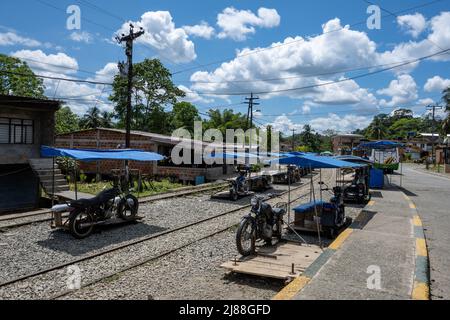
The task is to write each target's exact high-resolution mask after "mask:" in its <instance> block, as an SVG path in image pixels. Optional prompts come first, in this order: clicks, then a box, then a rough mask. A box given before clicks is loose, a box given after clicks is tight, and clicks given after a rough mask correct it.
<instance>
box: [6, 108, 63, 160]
mask: <svg viewBox="0 0 450 320" xmlns="http://www.w3.org/2000/svg"><path fill="white" fill-rule="evenodd" d="M0 117H5V118H18V119H26V120H33V121H34V143H33V144H23V145H21V144H0V164H25V163H28V159H32V158H40V147H41V145H52V144H53V140H54V128H55V116H54V113H53V112H52V111H32V110H25V109H20V108H12V107H8V106H4V105H0Z"/></svg>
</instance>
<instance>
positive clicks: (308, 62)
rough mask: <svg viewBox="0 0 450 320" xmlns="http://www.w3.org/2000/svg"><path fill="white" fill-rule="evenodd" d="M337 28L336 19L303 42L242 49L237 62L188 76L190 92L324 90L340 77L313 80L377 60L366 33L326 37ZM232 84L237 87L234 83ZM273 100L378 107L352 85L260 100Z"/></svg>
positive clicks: (346, 31)
mask: <svg viewBox="0 0 450 320" xmlns="http://www.w3.org/2000/svg"><path fill="white" fill-rule="evenodd" d="M339 28H342V26H341V23H340V21H339V19H333V20H330V21H329V22H327V23H326V24H324V25H323V32H324V34H322V35H319V36H316V37H311V38H308V39H303V38H301V37H295V38H286V39H285V40H284V41H283V42H278V43H273V44H272V45H271V46H270V47H269V48H254V49H243V50H242V51H240V52H238V53H237V56H238V57H237V58H235V59H233V60H231V61H230V62H226V63H223V64H222V65H221V66H220V67H218V68H217V69H216V70H214V71H211V72H206V71H199V72H196V73H194V74H193V75H192V76H191V81H192V82H193V85H192V88H193V89H195V90H197V91H200V92H211V93H225V94H226V93H235V92H243V93H245V92H265V91H274V90H284V89H290V88H295V87H303V86H311V85H323V84H324V83H325V82H329V81H333V80H336V79H339V78H341V77H342V73H341V74H338V75H328V76H320V77H319V76H316V77H314V76H311V75H312V74H326V73H330V72H333V71H336V70H343V69H344V70H345V69H348V68H355V67H361V66H367V65H372V64H373V63H374V62H373V61H374V60H376V54H377V53H376V44H375V43H374V42H373V41H371V40H370V39H369V38H368V36H367V35H366V34H365V33H363V32H359V31H354V30H350V29H349V27H348V26H346V27H344V28H343V29H342V30H341V31H340V32H333V33H327V32H328V31H330V30H335V29H339ZM270 48H274V49H270ZM278 78H280V80H272V81H264V82H261V81H258V82H253V80H255V79H278ZM236 80H239V81H240V82H233V81H236ZM276 95H283V96H289V97H291V98H302V99H304V98H308V99H311V100H312V101H314V102H318V103H326V104H352V105H354V106H360V107H361V108H363V107H373V106H375V105H376V104H377V102H376V98H375V97H374V96H373V95H372V94H371V93H370V92H368V90H366V89H362V88H360V87H359V86H358V84H357V83H356V82H355V81H347V82H341V83H338V84H335V85H326V86H322V87H319V88H311V89H306V90H298V91H289V92H281V93H274V94H269V95H263V96H262V97H271V96H276Z"/></svg>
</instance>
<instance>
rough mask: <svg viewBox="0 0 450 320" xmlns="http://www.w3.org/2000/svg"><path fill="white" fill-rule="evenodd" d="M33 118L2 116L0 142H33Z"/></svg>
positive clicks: (0, 120)
mask: <svg viewBox="0 0 450 320" xmlns="http://www.w3.org/2000/svg"><path fill="white" fill-rule="evenodd" d="M33 132H34V126H33V120H24V119H9V118H0V144H33Z"/></svg>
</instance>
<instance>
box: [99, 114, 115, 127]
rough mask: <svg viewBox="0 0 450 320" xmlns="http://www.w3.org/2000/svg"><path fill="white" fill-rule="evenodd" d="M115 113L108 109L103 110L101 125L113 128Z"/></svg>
mask: <svg viewBox="0 0 450 320" xmlns="http://www.w3.org/2000/svg"><path fill="white" fill-rule="evenodd" d="M113 117H114V115H113V113H112V112H108V111H103V112H102V117H101V125H102V127H103V128H112V127H113V125H114V124H113V121H112V120H113Z"/></svg>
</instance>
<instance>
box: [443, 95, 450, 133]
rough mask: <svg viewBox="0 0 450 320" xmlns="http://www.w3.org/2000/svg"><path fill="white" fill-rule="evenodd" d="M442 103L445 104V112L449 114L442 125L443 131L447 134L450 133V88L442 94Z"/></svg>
mask: <svg viewBox="0 0 450 320" xmlns="http://www.w3.org/2000/svg"><path fill="white" fill-rule="evenodd" d="M442 95H443V96H442V101H443V102H444V103H445V111H446V112H447V117H446V118H445V120H444V121H443V123H442V130H443V131H444V133H445V134H447V133H449V132H450V87H448V88H447V89H445V90H444V91H443V92H442Z"/></svg>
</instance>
